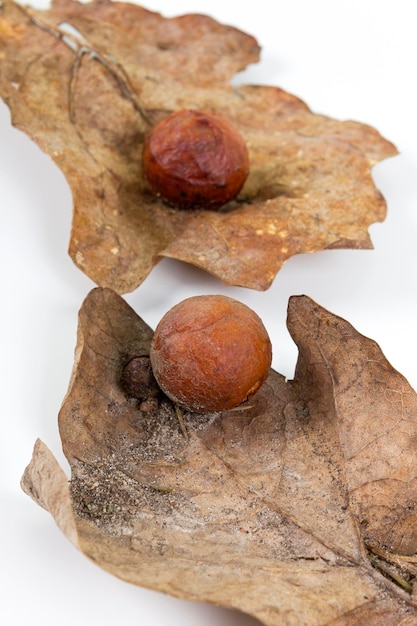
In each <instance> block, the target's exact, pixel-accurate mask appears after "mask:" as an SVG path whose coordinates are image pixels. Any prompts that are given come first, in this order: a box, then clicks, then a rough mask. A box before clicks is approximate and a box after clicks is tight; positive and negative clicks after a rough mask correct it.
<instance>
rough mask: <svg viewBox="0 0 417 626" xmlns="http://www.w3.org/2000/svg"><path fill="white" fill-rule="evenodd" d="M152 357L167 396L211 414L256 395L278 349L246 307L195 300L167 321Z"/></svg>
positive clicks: (219, 299) (225, 300)
mask: <svg viewBox="0 0 417 626" xmlns="http://www.w3.org/2000/svg"><path fill="white" fill-rule="evenodd" d="M150 358H151V364H152V369H153V373H154V376H155V378H156V380H157V382H158V384H159V385H160V387H161V389H162V390H163V391H164V392H165V394H166V395H167V396H168V397H170V398H171V400H173V401H174V402H176V403H178V404H179V405H180V406H183V407H184V408H186V409H188V410H192V411H198V412H201V413H205V412H212V411H213V412H214V411H225V410H227V409H230V408H233V407H235V406H238V405H239V404H241V403H242V402H243V401H244V400H246V398H247V397H248V396H250V395H252V394H254V393H255V392H256V391H257V390H258V389H259V387H260V386H261V385H262V384H263V382H264V381H265V380H266V378H267V376H268V373H269V368H270V366H271V360H272V349H271V342H270V339H269V336H268V333H267V331H266V329H265V327H264V325H263V323H262V321H261V319H260V318H259V317H258V315H257V314H256V313H255V312H254V311H252V309H250V308H249V307H247V306H246V305H245V304H242V303H241V302H238V301H237V300H234V299H233V298H229V297H227V296H220V295H209V296H194V297H191V298H187V299H186V300H183V301H182V302H180V303H179V304H177V305H176V306H174V307H173V308H172V309H171V310H170V311H168V313H166V314H165V315H164V317H163V318H162V319H161V321H160V322H159V324H158V326H157V328H156V330H155V333H154V336H153V340H152V343H151V350H150Z"/></svg>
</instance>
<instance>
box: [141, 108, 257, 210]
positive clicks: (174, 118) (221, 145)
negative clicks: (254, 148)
mask: <svg viewBox="0 0 417 626" xmlns="http://www.w3.org/2000/svg"><path fill="white" fill-rule="evenodd" d="M143 168H144V174H145V177H146V178H147V180H148V182H149V184H150V186H151V188H152V190H153V192H154V193H155V194H157V195H159V196H161V197H162V198H163V199H164V200H166V201H167V202H168V203H170V204H172V205H174V206H175V207H177V208H181V209H194V208H200V209H218V208H219V207H221V206H222V205H224V204H226V203H227V202H229V201H230V200H233V199H234V198H235V197H236V196H237V195H238V193H239V192H240V190H241V189H242V187H243V185H244V183H245V181H246V178H247V177H248V174H249V154H248V149H247V146H246V143H245V140H244V139H243V137H242V136H241V134H240V133H239V132H238V131H237V129H236V128H235V127H234V126H233V125H232V124H231V123H230V122H229V121H228V120H226V119H224V118H222V117H219V116H217V115H211V114H208V113H204V112H202V111H196V110H189V109H184V110H181V111H176V112H175V113H172V114H171V115H168V116H167V117H165V118H164V119H163V120H161V121H160V122H159V123H158V124H156V125H155V126H154V127H153V128H152V130H151V131H150V133H149V134H148V135H147V137H146V139H145V142H144V148H143Z"/></svg>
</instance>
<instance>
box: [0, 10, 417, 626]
mask: <svg viewBox="0 0 417 626" xmlns="http://www.w3.org/2000/svg"><path fill="white" fill-rule="evenodd" d="M34 5H36V6H38V7H41V6H46V1H45V2H42V0H37V2H36V3H35V2H34ZM145 6H146V7H147V8H149V9H152V10H156V11H159V12H162V13H163V14H164V15H166V16H171V15H176V14H180V13H186V12H198V13H207V14H210V15H212V16H213V17H214V18H216V19H218V20H219V21H221V22H224V23H228V24H232V25H234V26H237V27H239V28H241V29H243V30H245V31H247V32H249V33H251V34H253V35H255V36H256V38H257V39H258V41H259V43H260V44H261V46H262V49H263V52H262V58H261V62H260V63H259V64H257V65H253V66H251V67H250V68H249V69H248V70H247V71H246V72H244V73H243V74H241V75H240V76H239V77H238V78H237V80H238V81H240V82H250V83H260V84H271V85H278V86H280V87H282V88H284V89H286V90H288V91H290V92H292V93H294V94H296V95H297V96H299V97H301V98H302V99H303V100H304V101H305V102H307V103H308V104H309V106H310V107H311V108H312V109H313V111H315V112H319V113H323V114H326V115H329V116H331V117H334V118H338V119H355V120H358V121H361V122H365V123H368V124H371V125H372V126H374V127H375V128H377V129H378V130H379V131H380V133H381V134H382V135H384V136H385V137H386V138H387V139H390V140H391V141H393V142H394V143H395V144H396V145H397V147H398V149H399V151H400V155H399V156H397V157H394V158H391V159H388V160H386V161H384V162H383V163H382V164H379V165H377V166H376V167H375V168H374V172H373V173H374V179H375V181H376V184H377V186H378V187H379V189H380V190H381V191H382V193H383V194H384V196H385V198H386V200H387V202H388V217H387V219H386V221H385V222H384V223H383V224H376V225H373V226H372V227H371V229H370V232H371V236H372V240H373V242H374V246H375V250H373V251H327V252H322V253H318V254H315V255H299V256H297V257H294V258H292V259H291V260H290V261H289V262H288V263H287V264H286V265H285V267H284V268H283V269H282V270H281V272H280V273H279V274H278V276H277V278H276V280H275V282H274V284H273V286H272V287H271V288H270V289H269V290H268V291H266V292H253V291H250V290H247V289H239V288H226V287H224V286H223V285H222V284H221V283H220V282H219V281H217V280H216V279H215V278H213V277H210V276H208V275H206V274H204V273H203V272H201V271H199V270H197V269H195V268H192V267H187V266H185V265H183V264H181V263H179V262H174V261H163V262H162V263H161V264H160V265H159V266H158V267H157V268H156V269H155V270H154V271H153V272H152V274H151V275H150V277H149V278H148V279H147V280H146V281H145V282H144V284H143V285H142V286H141V287H140V288H138V289H137V290H136V291H135V292H134V293H132V294H129V295H128V296H127V297H126V298H127V300H128V302H129V303H130V304H131V305H132V306H133V307H134V308H135V309H136V311H137V312H138V313H139V314H140V315H141V316H142V317H143V318H144V319H145V321H147V322H148V323H149V324H150V325H151V326H153V327H154V326H155V325H156V323H157V322H158V320H159V319H160V317H161V316H162V314H163V313H164V312H165V311H166V310H168V309H169V308H170V307H171V306H172V305H173V304H174V303H176V302H178V301H179V300H182V299H183V298H184V297H187V296H190V295H194V294H199V293H216V292H218V293H227V294H229V295H231V296H234V297H236V298H238V299H240V300H242V301H244V302H246V303H247V304H249V305H250V306H251V307H252V308H254V309H255V310H256V311H257V312H258V314H259V315H260V316H261V317H262V318H263V320H264V323H265V325H266V326H267V328H268V330H269V332H270V335H271V338H272V341H273V347H274V362H273V365H274V368H275V369H276V370H278V371H279V372H281V373H282V374H284V375H286V376H288V377H291V376H292V375H293V371H294V366H295V362H296V356H297V353H296V348H295V346H294V345H293V343H292V340H291V338H290V337H289V335H288V332H287V330H286V326H285V315H286V306H287V301H288V297H289V296H290V295H292V294H300V293H305V294H308V295H309V296H311V297H312V298H314V299H315V300H316V301H318V302H319V303H320V304H321V305H323V306H325V307H326V308H328V309H330V310H331V311H332V312H334V313H336V314H338V315H341V316H343V317H345V318H346V319H348V320H349V321H350V322H351V323H353V324H354V326H355V327H356V328H357V329H358V330H359V331H360V332H362V333H364V334H366V335H368V336H370V337H372V338H373V339H375V340H376V341H377V342H378V343H379V344H380V346H381V347H382V349H383V351H384V353H385V355H386V356H387V357H388V359H389V360H390V361H391V363H392V364H393V365H394V367H396V368H397V369H398V370H399V371H401V373H403V374H404V375H405V376H406V377H407V378H408V380H409V381H410V383H411V384H412V386H413V387H415V388H416V387H417V366H416V353H417V272H416V269H417V267H416V266H417V248H416V234H417V213H416V209H417V132H416V115H417V98H416V86H415V85H416V82H417V81H416V78H417V77H416V62H417V39H416V36H415V19H414V11H413V9H414V3H413V2H412V0H396V1H395V2H394V1H388V0H349V1H347V0H339V1H338V2H335V1H334V0H315V1H314V2H311V0H291V2H283V1H282V2H273V1H268V0H256V2H253V3H249V2H246V3H243V2H238V3H237V2H233V3H232V2H225V1H224V0H222V1H221V2H218V1H216V0H189V1H187V0H176V1H175V2H171V1H169V0H166V1H164V0H159V1H158V0H153V1H152V0H149V2H147V4H145ZM0 203H1V211H0V219H1V225H0V238H1V244H0V255H1V256H0V267H1V288H2V294H3V295H2V298H1V305H0V332H1V344H0V346H1V378H0V380H1V428H2V432H1V436H0V446H1V448H0V463H1V467H0V481H1V482H0V488H1V515H0V537H1V544H2V545H1V555H2V556H1V565H0V572H1V573H0V576H1V581H0V584H1V586H0V595H1V602H0V620H1V622H2V623H3V624H7V626H9V625H14V624H16V625H22V624H41V623H42V624H44V625H45V626H52V625H55V624H59V625H60V626H69V625H70V624H71V625H73V624H79V625H81V626H83V625H84V624H85V625H87V624H88V625H94V626H95V625H98V624H100V626H110V625H111V626H113V625H114V624H115V623H117V624H123V625H124V626H128V625H129V624H143V625H146V626H154V625H158V626H159V625H164V626H166V625H167V624H169V625H173V626H175V625H177V624H178V625H179V624H181V626H196V625H198V626H206V625H207V626H208V625H209V624H217V625H219V626H253V625H254V624H255V623H256V622H255V620H253V619H252V618H249V617H246V616H243V615H241V614H239V613H238V612H236V611H230V610H225V609H221V608H217V607H210V606H205V605H200V604H194V603H188V602H185V601H179V600H175V599H172V598H169V597H166V596H164V595H162V594H159V593H155V592H152V591H147V590H143V589H140V588H136V587H133V586H131V585H129V584H126V583H123V582H121V581H119V580H117V579H116V578H113V577H112V576H110V575H109V574H107V573H105V572H103V571H101V570H100V569H99V568H98V567H96V566H95V565H93V564H92V563H90V562H89V561H88V560H87V559H86V558H85V557H84V556H83V555H81V554H79V553H78V552H77V551H76V549H75V548H73V546H72V545H71V544H70V543H69V542H68V541H67V539H65V538H64V537H63V536H62V535H61V533H60V531H59V530H58V529H57V528H56V526H55V523H54V522H53V520H52V518H51V517H50V516H49V514H48V513H46V512H45V511H43V510H42V509H40V508H38V507H37V506H36V505H35V504H34V503H33V502H32V501H31V500H30V499H29V498H28V497H27V496H25V495H24V494H23V493H22V492H21V490H20V487H19V481H20V477H21V474H22V472H23V470H24V468H25V466H26V464H27V463H28V461H29V459H30V456H31V453H32V446H33V444H34V442H35V439H36V438H37V437H41V438H42V439H43V440H44V441H45V442H46V444H47V445H48V446H49V447H50V448H51V449H52V450H53V452H54V453H55V455H56V456H57V458H58V460H59V461H60V462H61V464H62V465H63V467H65V468H66V469H67V465H66V462H65V459H64V457H63V455H62V452H61V447H60V440H59V436H58V429H57V413H58V410H59V407H60V404H61V401H62V399H63V396H64V394H65V392H66V388H67V384H68V380H69V376H70V372H71V368H72V360H73V350H74V346H75V337H76V324H77V313H78V309H79V307H80V305H81V302H82V300H83V299H84V297H85V296H86V295H87V293H88V292H89V290H90V289H91V288H92V287H93V286H94V285H93V283H92V282H91V281H90V280H89V279H88V278H87V277H86V276H84V275H83V274H82V273H81V272H80V270H78V269H77V268H76V267H75V266H74V265H73V264H72V262H71V260H70V259H69V257H68V256H67V245H68V238H69V231H70V223H71V194H70V191H69V188H68V186H67V185H66V182H65V180H64V177H63V175H62V174H61V172H60V171H59V170H58V169H57V168H56V167H55V165H54V164H53V163H52V161H51V160H50V159H49V157H47V156H46V155H44V154H43V153H41V152H40V150H39V149H38V148H37V147H36V146H35V145H34V144H33V143H32V142H31V141H30V140H29V139H28V138H27V137H26V136H24V135H23V134H22V133H20V132H19V131H17V130H15V129H13V128H12V127H11V124H10V115H9V111H8V109H7V107H6V106H5V105H4V104H3V103H1V102H0Z"/></svg>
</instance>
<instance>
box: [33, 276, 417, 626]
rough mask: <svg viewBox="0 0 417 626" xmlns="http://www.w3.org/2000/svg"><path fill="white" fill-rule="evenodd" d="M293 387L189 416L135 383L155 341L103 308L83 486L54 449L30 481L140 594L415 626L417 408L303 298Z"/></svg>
mask: <svg viewBox="0 0 417 626" xmlns="http://www.w3.org/2000/svg"><path fill="white" fill-rule="evenodd" d="M288 329H289V331H290V333H291V335H292V337H293V339H294V341H295V342H296V343H297V345H298V348H299V358H298V362H297V367H296V372H295V376H294V380H291V381H286V380H285V378H284V377H283V376H281V375H280V374H278V373H277V372H275V371H272V370H271V372H270V376H269V378H268V380H267V382H266V383H265V384H264V386H263V387H262V388H261V389H260V390H259V391H258V393H257V394H255V395H254V396H253V397H252V398H251V399H250V400H249V401H248V402H246V403H244V404H243V405H241V406H240V407H238V408H237V409H235V410H230V411H226V412H223V413H212V414H206V415H199V414H196V413H187V412H183V414H182V418H183V422H184V425H185V428H186V432H185V433H184V430H183V429H182V427H181V423H180V421H179V420H178V415H177V413H176V410H175V407H174V406H173V405H172V403H171V402H170V401H169V400H168V399H167V398H166V397H165V396H163V394H162V392H161V394H160V395H159V396H157V397H155V396H154V395H153V396H152V401H150V400H148V401H147V400H146V399H140V400H139V399H136V398H133V397H129V396H128V395H127V394H126V392H125V391H124V389H123V387H122V385H121V383H120V381H121V378H122V372H123V369H124V367H125V365H126V363H128V362H129V360H130V359H131V358H132V356H137V355H139V356H143V355H146V354H147V351H148V350H149V344H150V341H151V338H152V331H151V329H150V328H149V327H148V326H147V325H146V324H145V323H144V322H143V320H142V319H141V318H140V317H138V316H137V315H136V313H135V312H134V311H133V310H132V309H131V308H130V307H129V306H128V305H127V304H126V302H125V301H124V300H123V299H122V298H121V297H120V296H119V295H117V294H116V293H115V292H113V291H112V290H109V289H102V288H97V289H94V290H93V291H92V292H90V294H89V295H88V296H87V298H86V300H85V302H84V304H83V306H82V308H81V310H80V317H79V332H78V344H77V349H76V359H75V364H74V370H73V374H72V378H71V383H70V387H69V390H68V393H67V396H66V398H65V401H64V403H63V407H62V409H61V412H60V415H59V427H60V433H61V438H62V444H63V449H64V452H65V455H66V457H67V459H68V461H69V464H70V466H71V480H70V483H69V484H68V482H67V480H66V478H65V475H64V472H63V470H62V469H61V468H60V467H59V466H58V465H57V462H56V461H55V459H54V458H53V456H52V453H51V452H50V451H49V450H48V449H47V448H46V446H45V444H43V443H42V442H41V441H38V442H37V443H36V446H35V451H34V455H33V459H32V461H31V463H30V465H29V466H28V468H27V470H26V472H25V475H24V477H23V479H22V485H23V488H24V489H25V491H26V492H27V493H28V494H30V495H31V496H32V497H33V498H34V499H35V500H36V501H37V502H38V503H39V504H41V505H42V506H44V507H45V508H46V509H47V510H49V511H50V512H51V513H52V515H53V516H54V518H55V519H56V521H57V523H58V524H59V526H60V527H61V528H62V530H63V531H64V532H65V533H66V535H67V536H68V537H69V538H70V540H71V541H72V542H73V543H74V544H75V545H76V546H77V547H78V548H79V549H80V550H82V551H83V552H84V553H85V554H86V555H87V556H88V557H89V558H91V559H93V560H94V562H95V563H97V564H98V565H100V566H101V567H103V568H104V569H106V570H108V571H109V572H111V573H113V574H114V575H116V576H118V577H120V578H122V579H124V580H127V581H129V582H131V583H134V584H137V585H141V586H145V587H148V588H152V589H156V590H159V591H162V592H165V593H169V594H171V595H173V596H176V597H179V598H186V599H189V600H199V601H204V602H211V603H215V604H219V605H223V606H227V607H234V608H237V609H240V610H242V611H244V612H247V613H248V614H251V615H253V616H254V617H256V618H258V619H259V620H260V621H261V622H262V623H264V624H265V625H267V626H279V625H281V624H284V623H285V624H286V625H288V626H299V624H305V625H306V626H329V625H330V624H331V625H332V626H365V625H366V626H368V625H371V626H380V625H381V624H382V623H383V624H384V626H398V624H401V625H402V626H415V625H416V624H417V602H416V591H415V588H416V587H415V579H416V575H417V557H416V551H417V462H416V461H417V396H416V393H415V392H414V391H413V389H412V388H411V387H410V386H409V384H408V382H407V381H406V379H405V378H404V377H403V376H402V375H401V374H399V373H398V372H397V371H396V370H394V369H393V368H392V366H391V365H390V364H389V363H388V361H387V360H386V358H385V357H384V355H383V354H382V352H381V350H380V348H379V347H378V345H377V344H376V343H375V342H374V341H372V340H371V339H368V338H366V337H364V336H363V335H361V334H360V333H358V332H357V331H356V330H355V329H354V328H353V327H352V326H351V325H350V324H349V323H348V322H347V321H345V320H343V319H341V318H340V317H337V316H336V315H333V314H332V313H330V312H328V311H326V310H325V309H323V308H322V307H320V306H319V305H318V304H316V303H315V302H313V301H312V300H311V299H310V298H308V297H306V296H296V297H292V298H291V299H290V302H289V307H288Z"/></svg>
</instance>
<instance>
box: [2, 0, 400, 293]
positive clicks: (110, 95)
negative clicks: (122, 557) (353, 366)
mask: <svg viewBox="0 0 417 626" xmlns="http://www.w3.org/2000/svg"><path fill="white" fill-rule="evenodd" d="M68 25H71V26H72V27H73V28H75V29H76V32H77V33H78V36H76V35H74V34H73V33H74V31H71V33H70V34H68V33H69V29H68ZM0 58H1V65H0V95H1V96H2V97H3V99H4V101H5V102H6V103H7V104H8V106H9V107H10V110H11V114H12V121H13V124H14V125H15V126H17V127H18V128H20V129H22V130H23V131H25V132H26V133H27V134H28V135H29V136H30V137H32V138H33V139H34V140H35V141H36V142H37V144H38V145H39V146H40V147H41V148H42V149H43V150H44V151H45V152H47V153H48V154H49V155H50V156H51V157H52V159H53V160H54V161H55V162H56V164H57V165H58V166H59V167H60V168H61V170H62V171H63V173H64V174H65V176H66V178H67V181H68V183H69V185H70V187H71V190H72V195H73V203H74V217H73V225H72V233H71V241H70V246H69V250H70V255H71V257H72V258H73V260H74V261H75V263H76V264H77V265H78V266H79V267H80V268H81V269H82V270H83V271H84V272H85V273H86V274H87V275H88V276H90V277H91V278H92V279H93V280H94V281H95V282H96V284H98V285H99V286H102V287H109V288H112V289H113V290H115V291H117V292H118V293H125V292H127V291H131V290H133V289H134V288H135V287H136V286H137V285H139V284H140V283H141V282H142V281H143V280H144V279H145V277H146V276H147V275H148V274H149V272H150V271H151V269H152V267H153V266H154V265H155V264H156V263H157V262H158V261H159V260H160V259H161V258H162V257H172V258H175V259H180V260H182V261H186V262H188V263H191V264H194V265H196V266H198V267H200V268H203V269H204V270H207V271H208V272H210V273H212V274H214V275H216V276H217V277H219V278H220V279H221V280H222V281H223V282H224V283H226V284H230V285H240V286H245V287H250V288H254V289H261V290H262V289H267V288H268V287H269V286H270V284H271V282H272V281H273V279H274V277H275V275H276V273H277V272H278V270H279V269H280V268H281V266H282V265H283V264H284V263H285V261H286V260H287V259H288V258H289V257H291V256H292V255H294V254H297V253H301V252H315V251H318V250H323V249H324V248H337V247H339V248H341V247H348V248H370V247H372V244H371V242H370V238H369V234H368V231H367V229H368V227H369V226H370V224H372V223H373V222H377V221H382V220H383V219H384V217H385V213H386V204H385V201H384V199H383V197H382V196H381V194H380V193H379V192H378V190H377V189H376V188H375V186H374V183H373V180H372V177H371V168H372V166H373V165H374V164H375V163H376V162H377V161H380V160H382V159H384V158H386V157H388V156H391V155H394V154H395V153H396V149H395V147H394V146H393V145H392V144H391V143H389V142H388V141H386V140H385V139H383V138H382V137H381V136H380V135H379V134H378V132H377V131H376V130H374V129H373V128H371V127H369V126H366V125H363V124H360V123H356V122H352V121H346V122H340V121H336V120H333V119H331V118H328V117H325V116H322V115H315V114H313V113H312V112H311V111H310V110H309V108H308V107H307V106H306V105H305V104H304V103H303V102H302V101H301V100H299V99H298V98H296V97H295V96H293V95H291V94H288V93H286V92H285V91H283V90H281V89H279V88H274V87H266V86H251V85H246V86H242V87H237V88H233V87H232V86H231V84H230V80H231V78H232V77H233V76H234V74H235V73H236V72H238V71H240V70H242V69H244V68H245V67H246V66H247V65H248V64H249V63H253V62H255V61H257V60H258V58H259V47H258V44H257V42H256V41H255V39H254V38H253V37H251V36H249V35H247V34H245V33H243V32H241V31H239V30H237V29H235V28H232V27H230V26H223V25H220V24H219V23H217V22H216V21H214V20H213V19H211V18H209V17H207V16H203V15H184V16H181V17H177V18H173V19H165V18H163V17H162V16H161V15H159V14H158V13H153V12H150V11H147V10H145V9H144V8H142V7H139V6H135V5H130V4H122V3H112V2H110V1H109V0H97V1H96V2H92V3H89V4H79V3H77V2H73V1H72V0H57V1H56V2H54V3H53V5H52V8H51V9H49V10H46V11H36V10H32V9H27V8H23V7H20V6H19V5H17V4H16V3H14V2H13V1H12V0H1V2H0ZM183 108H193V109H194V108H198V109H202V110H206V111H207V112H211V113H220V114H221V115H223V116H224V117H226V118H228V119H229V120H230V121H231V122H232V123H233V124H234V125H235V126H236V127H237V128H238V129H239V131H240V132H241V133H242V135H243V136H244V138H245V139H246V141H247V145H248V148H249V152H250V159H251V172H250V175H249V178H248V180H247V182H246V184H245V186H244V188H243V190H242V191H241V193H240V196H239V197H238V198H237V201H234V202H232V203H229V204H228V205H227V206H226V207H225V208H224V209H223V210H221V211H217V212H215V211H208V210H207V211H181V210H175V209H173V208H171V207H169V206H167V205H166V204H165V203H164V202H163V201H162V200H160V199H159V198H157V197H155V196H154V195H153V194H152V193H151V190H150V188H149V186H148V184H147V182H146V181H145V179H144V177H143V173H142V145H143V140H144V136H145V133H146V132H147V131H148V130H149V128H150V127H151V125H152V124H153V123H156V122H157V121H159V120H160V119H161V118H162V117H163V116H165V115H166V114H168V113H170V112H172V111H175V110H179V109H183Z"/></svg>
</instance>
